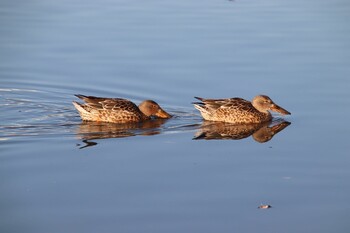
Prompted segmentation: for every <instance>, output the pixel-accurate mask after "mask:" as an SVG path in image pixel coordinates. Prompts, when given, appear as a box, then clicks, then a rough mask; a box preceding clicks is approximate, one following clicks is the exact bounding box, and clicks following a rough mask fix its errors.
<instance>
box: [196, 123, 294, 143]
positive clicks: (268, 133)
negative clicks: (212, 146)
mask: <svg viewBox="0 0 350 233" xmlns="http://www.w3.org/2000/svg"><path fill="white" fill-rule="evenodd" d="M290 124H291V123H290V122H288V121H284V120H280V121H276V122H272V123H271V122H267V123H262V124H241V125H236V124H230V123H225V122H214V121H204V122H203V124H202V125H201V127H200V129H199V131H198V132H197V133H196V135H195V137H194V138H193V139H196V140H197V139H205V140H212V139H216V140H221V139H231V140H240V139H243V138H247V137H249V136H250V135H252V137H253V138H254V140H255V141H257V142H260V143H264V142H267V141H270V140H271V139H272V137H273V136H275V135H276V134H277V133H279V132H280V131H282V130H283V129H285V128H286V127H287V126H288V125H290Z"/></svg>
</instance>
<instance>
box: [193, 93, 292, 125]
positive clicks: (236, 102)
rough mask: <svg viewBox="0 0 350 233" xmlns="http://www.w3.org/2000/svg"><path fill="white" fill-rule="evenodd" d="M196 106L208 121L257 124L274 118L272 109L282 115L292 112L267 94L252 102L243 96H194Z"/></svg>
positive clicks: (257, 97) (258, 96)
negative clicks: (220, 97) (223, 97)
mask: <svg viewBox="0 0 350 233" xmlns="http://www.w3.org/2000/svg"><path fill="white" fill-rule="evenodd" d="M194 98H196V99H198V100H200V101H201V102H194V103H193V105H194V107H195V108H196V109H197V110H198V111H199V112H200V113H201V115H202V117H203V118H204V119H205V120H208V121H221V122H228V123H233V124H255V123H263V122H269V121H271V120H272V115H271V113H270V111H273V112H277V113H280V114H282V115H290V114H291V113H290V112H288V111H287V110H285V109H284V108H282V107H280V106H278V105H277V104H275V103H274V102H273V101H272V100H271V98H270V97H268V96H267V95H257V96H255V97H254V98H253V100H252V101H251V102H250V101H248V100H245V99H242V98H238V97H235V98H227V99H205V98H201V97H194Z"/></svg>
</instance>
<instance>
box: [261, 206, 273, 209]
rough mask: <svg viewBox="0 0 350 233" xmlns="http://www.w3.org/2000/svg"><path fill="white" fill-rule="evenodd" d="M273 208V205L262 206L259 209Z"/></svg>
mask: <svg viewBox="0 0 350 233" xmlns="http://www.w3.org/2000/svg"><path fill="white" fill-rule="evenodd" d="M271 207H272V206H271V205H260V206H259V207H258V209H269V208H271Z"/></svg>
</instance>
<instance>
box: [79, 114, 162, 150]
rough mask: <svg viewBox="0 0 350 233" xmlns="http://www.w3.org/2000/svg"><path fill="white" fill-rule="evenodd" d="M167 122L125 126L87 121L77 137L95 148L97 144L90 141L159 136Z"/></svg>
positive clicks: (157, 121) (82, 125)
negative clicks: (161, 128) (162, 126)
mask: <svg viewBox="0 0 350 233" xmlns="http://www.w3.org/2000/svg"><path fill="white" fill-rule="evenodd" d="M166 121H167V119H153V120H148V121H145V122H141V123H123V124H114V123H104V122H89V121H85V122H82V123H81V124H80V125H79V126H78V128H77V132H76V136H77V137H78V138H79V139H81V140H82V141H83V142H84V143H85V144H87V145H86V146H94V145H96V144H97V143H92V142H90V141H89V140H96V139H107V138H124V137H131V136H136V135H141V136H152V135H156V134H159V133H160V127H161V125H163V124H164V123H165V122H166ZM86 146H84V147H86Z"/></svg>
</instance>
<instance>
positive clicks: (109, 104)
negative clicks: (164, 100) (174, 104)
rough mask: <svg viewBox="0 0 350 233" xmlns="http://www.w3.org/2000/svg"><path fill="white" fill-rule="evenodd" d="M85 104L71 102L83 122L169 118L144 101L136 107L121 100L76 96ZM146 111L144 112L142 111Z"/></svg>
mask: <svg viewBox="0 0 350 233" xmlns="http://www.w3.org/2000/svg"><path fill="white" fill-rule="evenodd" d="M76 96H77V97H78V98H79V99H82V100H83V101H84V102H85V104H81V103H78V102H75V101H74V102H73V105H74V106H75V108H76V109H77V110H78V112H79V114H80V117H81V118H82V120H84V121H100V122H112V123H129V122H141V121H145V120H148V119H150V117H151V116H157V117H160V118H170V117H171V115H169V114H168V113H166V112H165V111H164V110H163V109H162V108H161V107H160V106H159V105H158V104H157V103H156V102H154V101H152V100H146V101H144V102H142V103H141V104H140V106H141V107H142V108H143V109H142V110H141V109H140V106H139V107H138V106H136V105H135V104H134V103H133V102H131V101H129V100H127V99H122V98H102V97H95V96H85V95H76ZM144 109H146V110H144Z"/></svg>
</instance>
